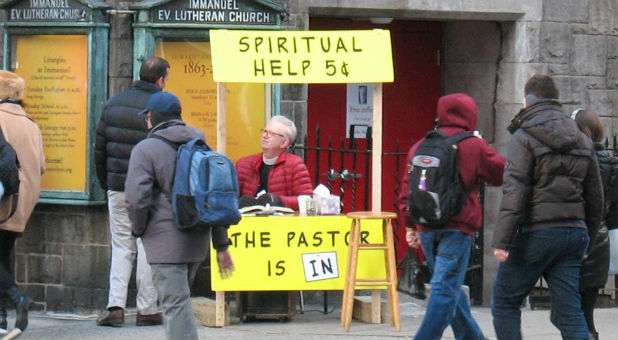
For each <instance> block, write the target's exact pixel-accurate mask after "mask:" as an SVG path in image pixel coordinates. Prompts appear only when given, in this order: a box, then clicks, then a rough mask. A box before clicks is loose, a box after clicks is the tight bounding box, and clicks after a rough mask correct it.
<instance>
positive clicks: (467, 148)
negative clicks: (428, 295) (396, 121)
mask: <svg viewBox="0 0 618 340" xmlns="http://www.w3.org/2000/svg"><path fill="white" fill-rule="evenodd" d="M477 116H478V113H477V109H476V103H475V102H474V99H472V98H471V97H469V96H468V95H465V94H463V93H455V94H450V95H446V96H443V97H440V99H439V100H438V128H439V129H440V130H441V131H443V132H445V133H446V134H447V135H449V136H452V135H454V134H456V133H459V132H462V131H473V130H474V128H475V127H476V122H477ZM423 140H424V139H421V140H420V141H418V142H417V143H415V144H414V145H412V147H411V148H410V151H409V152H408V157H407V162H408V164H409V163H410V161H411V160H412V158H413V157H414V153H415V152H416V149H417V148H418V146H419V144H420V143H421V142H422V141H423ZM458 147H459V174H460V176H461V180H462V185H463V187H464V190H466V191H467V192H469V194H468V198H467V199H466V201H465V203H464V204H463V206H462V208H461V212H460V213H459V214H458V215H456V216H454V217H453V218H451V220H450V222H448V224H447V225H446V229H455V230H459V231H462V232H464V233H467V234H472V233H474V232H475V231H477V230H479V229H480V228H481V221H482V218H483V216H482V215H481V203H480V200H479V197H478V193H479V179H483V180H484V181H486V182H487V183H489V184H491V185H496V186H498V185H502V172H503V171H504V163H505V159H504V157H502V156H500V155H499V154H498V153H497V152H496V150H494V149H492V148H491V147H490V146H489V145H487V142H485V140H483V139H481V138H468V139H464V140H463V141H461V142H460V143H459V144H458ZM401 182H402V183H401V191H400V192H399V200H398V202H399V203H398V206H399V221H400V223H402V224H403V225H405V226H407V227H412V228H414V229H416V230H418V231H423V230H431V229H430V228H426V227H423V226H422V225H419V224H416V225H414V224H413V222H412V220H411V218H410V213H409V211H408V208H407V206H408V195H409V188H410V186H409V174H408V172H407V171H406V172H405V173H404V175H403V179H402V181H401Z"/></svg>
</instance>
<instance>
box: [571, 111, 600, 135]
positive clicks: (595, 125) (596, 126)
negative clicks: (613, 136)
mask: <svg viewBox="0 0 618 340" xmlns="http://www.w3.org/2000/svg"><path fill="white" fill-rule="evenodd" d="M575 123H577V127H578V128H579V129H580V130H581V132H583V133H585V134H586V136H588V137H590V139H592V141H593V142H595V143H601V142H602V141H603V133H604V131H603V123H601V120H600V119H599V117H597V115H596V114H595V113H594V111H591V110H580V111H579V112H577V115H576V116H575Z"/></svg>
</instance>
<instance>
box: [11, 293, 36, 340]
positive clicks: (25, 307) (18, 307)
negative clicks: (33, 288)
mask: <svg viewBox="0 0 618 340" xmlns="http://www.w3.org/2000/svg"><path fill="white" fill-rule="evenodd" d="M31 304H32V300H31V299H30V298H29V297H27V296H26V295H22V296H20V297H19V300H17V303H16V304H15V314H16V315H17V316H16V318H15V328H19V329H20V330H21V331H22V332H23V331H25V330H26V327H28V311H29V310H30V305H31Z"/></svg>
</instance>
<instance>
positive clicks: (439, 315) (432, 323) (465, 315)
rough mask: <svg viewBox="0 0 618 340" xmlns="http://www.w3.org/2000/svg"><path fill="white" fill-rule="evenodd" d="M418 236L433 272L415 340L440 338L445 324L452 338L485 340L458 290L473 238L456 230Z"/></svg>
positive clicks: (425, 233) (459, 289)
mask: <svg viewBox="0 0 618 340" xmlns="http://www.w3.org/2000/svg"><path fill="white" fill-rule="evenodd" d="M420 235H421V244H422V246H423V251H424V252H425V255H426V257H427V264H428V265H429V268H431V272H432V275H431V295H430V296H429V301H428V302H427V310H426V312H425V317H424V318H423V322H422V323H421V327H420V328H419V330H418V332H417V333H416V335H415V336H414V339H417V340H433V339H440V338H441V337H442V333H444V330H445V329H446V327H447V326H448V325H451V327H452V328H453V333H454V334H455V339H458V340H459V339H466V340H476V339H484V338H485V336H484V335H483V332H482V331H481V329H480V328H479V326H478V324H477V323H476V321H474V319H473V318H472V315H471V314H470V304H469V303H468V298H467V297H466V294H465V293H464V292H463V291H462V290H461V285H462V284H463V282H464V278H465V277H466V271H467V269H468V260H469V258H470V247H471V245H472V236H470V235H468V234H465V233H462V232H460V231H456V230H442V231H423V232H422V233H420Z"/></svg>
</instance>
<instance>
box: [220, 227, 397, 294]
mask: <svg viewBox="0 0 618 340" xmlns="http://www.w3.org/2000/svg"><path fill="white" fill-rule="evenodd" d="M351 222H352V220H351V219H349V218H347V217H345V216H310V217H301V216H272V217H253V216H244V217H243V218H242V220H241V221H240V223H239V224H238V225H235V226H231V227H230V229H229V230H228V235H229V237H230V240H231V241H232V245H231V246H230V248H229V249H230V253H231V254H232V260H233V261H234V265H235V267H236V271H235V272H234V273H233V274H232V276H231V277H230V278H228V279H225V280H222V279H221V276H220V275H219V267H218V265H217V261H216V260H213V261H211V283H212V290H213V291H245V290H343V286H344V283H345V273H346V268H347V262H348V240H349V233H350V225H351ZM381 223H382V221H381V220H369V221H363V225H362V231H361V242H363V243H380V242H382V224H381ZM210 254H211V259H216V258H217V255H216V251H215V250H214V249H211V253H210ZM357 277H359V278H384V277H386V269H385V267H384V251H382V250H363V251H362V252H359V257H358V271H357ZM366 288H371V287H366ZM373 288H383V287H373Z"/></svg>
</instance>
